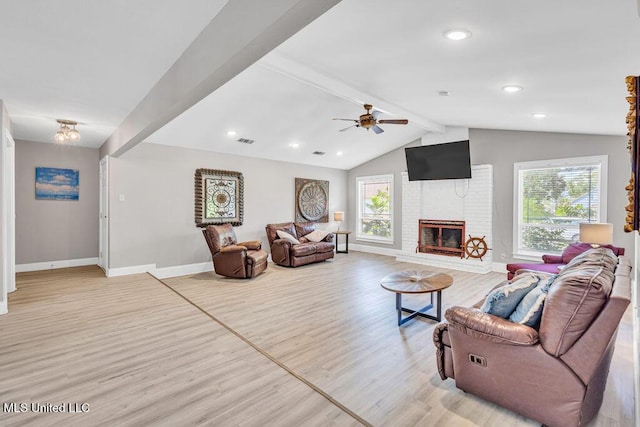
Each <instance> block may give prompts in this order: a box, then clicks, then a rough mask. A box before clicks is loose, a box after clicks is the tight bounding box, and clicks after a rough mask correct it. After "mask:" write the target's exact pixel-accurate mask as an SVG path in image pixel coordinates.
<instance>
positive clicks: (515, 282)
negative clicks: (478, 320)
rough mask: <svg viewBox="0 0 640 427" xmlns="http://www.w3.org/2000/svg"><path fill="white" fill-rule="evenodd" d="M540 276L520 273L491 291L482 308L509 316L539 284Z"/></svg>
mask: <svg viewBox="0 0 640 427" xmlns="http://www.w3.org/2000/svg"><path fill="white" fill-rule="evenodd" d="M539 280H540V277H539V276H538V275H536V274H533V273H529V272H527V273H523V274H519V275H517V276H516V277H514V278H513V279H512V282H511V283H507V284H506V285H504V286H500V287H499V288H496V289H494V290H492V291H491V292H489V295H487V297H486V298H485V300H484V303H483V304H482V307H480V310H482V311H484V312H485V313H489V314H493V315H494V316H498V317H502V318H503V319H506V318H508V317H509V316H510V315H511V313H513V310H515V309H516V307H517V306H518V304H519V303H520V301H521V300H522V298H524V296H525V295H527V294H528V293H529V291H531V290H532V289H533V288H535V287H536V286H537V285H538V281H539Z"/></svg>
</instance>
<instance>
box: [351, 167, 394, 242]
mask: <svg viewBox="0 0 640 427" xmlns="http://www.w3.org/2000/svg"><path fill="white" fill-rule="evenodd" d="M356 182H357V185H358V196H357V204H358V206H357V207H356V212H357V214H358V217H357V231H356V237H357V238H358V239H360V240H371V241H375V242H381V243H393V215H392V212H393V175H378V176H365V177H359V178H357V179H356Z"/></svg>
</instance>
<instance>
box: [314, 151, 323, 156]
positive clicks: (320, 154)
mask: <svg viewBox="0 0 640 427" xmlns="http://www.w3.org/2000/svg"><path fill="white" fill-rule="evenodd" d="M313 154H315V155H316V156H324V151H314V152H313Z"/></svg>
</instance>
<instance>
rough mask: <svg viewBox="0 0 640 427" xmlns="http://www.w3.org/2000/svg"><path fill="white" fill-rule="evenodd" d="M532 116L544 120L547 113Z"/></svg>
mask: <svg viewBox="0 0 640 427" xmlns="http://www.w3.org/2000/svg"><path fill="white" fill-rule="evenodd" d="M531 115H532V116H533V117H535V118H536V119H544V118H545V117H547V113H533V114H531Z"/></svg>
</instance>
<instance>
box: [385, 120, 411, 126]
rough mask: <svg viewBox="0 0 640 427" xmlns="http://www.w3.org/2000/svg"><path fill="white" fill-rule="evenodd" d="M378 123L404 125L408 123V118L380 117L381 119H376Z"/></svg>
mask: <svg viewBox="0 0 640 427" xmlns="http://www.w3.org/2000/svg"><path fill="white" fill-rule="evenodd" d="M378 123H387V124H390V125H406V124H408V123H409V120H407V119H386V120H385V119H382V120H378Z"/></svg>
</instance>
